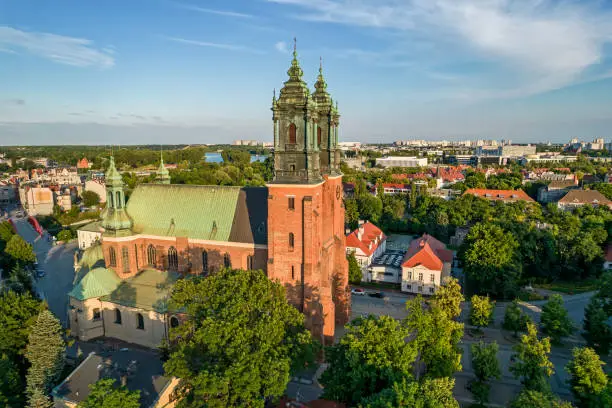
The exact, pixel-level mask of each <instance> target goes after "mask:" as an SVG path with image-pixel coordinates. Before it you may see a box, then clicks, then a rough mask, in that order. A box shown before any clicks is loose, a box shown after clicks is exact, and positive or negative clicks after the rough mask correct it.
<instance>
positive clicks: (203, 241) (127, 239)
mask: <svg viewBox="0 0 612 408" xmlns="http://www.w3.org/2000/svg"><path fill="white" fill-rule="evenodd" d="M177 238H180V237H167V236H163V235H144V234H137V235H130V236H128V237H120V238H116V237H103V238H102V240H103V241H106V242H130V241H134V240H136V239H155V240H159V241H171V242H176V239H177ZM187 242H188V243H190V244H204V245H216V246H226V247H237V248H252V249H268V246H267V245H262V244H249V243H247V242H228V241H211V240H207V239H191V238H187Z"/></svg>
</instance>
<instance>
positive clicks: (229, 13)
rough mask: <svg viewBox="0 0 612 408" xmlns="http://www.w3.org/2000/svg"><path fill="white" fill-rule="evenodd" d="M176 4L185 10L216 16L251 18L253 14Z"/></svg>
mask: <svg viewBox="0 0 612 408" xmlns="http://www.w3.org/2000/svg"><path fill="white" fill-rule="evenodd" d="M177 5H178V6H179V7H181V8H184V9H186V10H192V11H197V12H199V13H206V14H215V15H217V16H225V17H234V18H253V16H252V15H250V14H245V13H238V12H235V11H229V10H216V9H209V8H204V7H199V6H193V5H191V4H177Z"/></svg>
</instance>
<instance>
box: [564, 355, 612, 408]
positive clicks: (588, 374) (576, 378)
mask: <svg viewBox="0 0 612 408" xmlns="http://www.w3.org/2000/svg"><path fill="white" fill-rule="evenodd" d="M572 354H573V357H574V358H573V359H572V360H571V361H570V362H569V363H568V364H567V366H566V367H565V369H566V371H567V372H568V373H569V374H570V375H571V377H572V378H571V380H570V385H571V387H572V393H573V394H574V397H576V400H577V401H580V403H581V404H580V406H581V407H589V408H590V407H592V408H597V407H600V406H602V405H599V401H598V396H599V394H601V393H602V392H604V391H605V390H606V387H607V386H608V376H607V375H606V373H604V371H603V369H602V366H603V365H604V364H605V363H604V362H602V361H601V359H600V358H599V356H598V355H597V353H596V352H595V350H593V349H592V348H589V347H584V348H574V350H573V352H572Z"/></svg>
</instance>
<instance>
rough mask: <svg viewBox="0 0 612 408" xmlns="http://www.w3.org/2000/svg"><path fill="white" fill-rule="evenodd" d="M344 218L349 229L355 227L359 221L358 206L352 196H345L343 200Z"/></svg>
mask: <svg viewBox="0 0 612 408" xmlns="http://www.w3.org/2000/svg"><path fill="white" fill-rule="evenodd" d="M344 218H345V221H346V223H347V224H348V225H350V228H351V229H355V228H357V225H358V223H359V207H358V206H357V201H356V200H355V199H354V198H347V199H345V200H344Z"/></svg>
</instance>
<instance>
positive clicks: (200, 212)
mask: <svg viewBox="0 0 612 408" xmlns="http://www.w3.org/2000/svg"><path fill="white" fill-rule="evenodd" d="M127 213H128V214H129V215H130V217H131V218H132V220H133V221H134V225H133V227H132V231H133V232H134V233H136V234H145V235H157V236H170V237H188V238H192V239H203V240H211V241H226V242H227V241H231V242H245V243H265V242H266V237H267V235H266V229H265V227H266V226H265V220H266V218H267V189H265V188H241V187H228V186H198V185H184V184H182V185H179V184H167V185H164V184H140V185H138V186H137V187H136V189H135V190H134V192H133V193H132V195H131V196H130V200H129V201H128V204H127Z"/></svg>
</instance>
